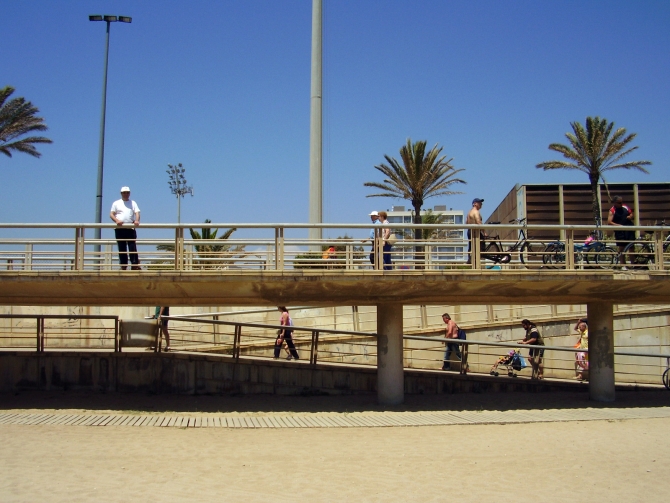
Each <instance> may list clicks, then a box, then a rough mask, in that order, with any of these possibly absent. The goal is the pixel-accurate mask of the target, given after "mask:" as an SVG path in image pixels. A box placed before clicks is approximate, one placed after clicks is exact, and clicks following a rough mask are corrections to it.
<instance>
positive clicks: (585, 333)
mask: <svg viewBox="0 0 670 503" xmlns="http://www.w3.org/2000/svg"><path fill="white" fill-rule="evenodd" d="M575 330H576V331H577V333H578V334H579V341H577V344H575V347H576V348H578V349H586V350H588V349H589V325H588V321H587V319H586V318H581V319H580V320H579V321H578V322H577V324H576V325H575ZM588 369H589V354H588V353H587V352H584V351H578V352H577V353H575V377H576V378H577V379H579V380H580V381H583V380H584V371H586V370H588Z"/></svg>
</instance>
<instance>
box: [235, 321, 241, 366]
mask: <svg viewBox="0 0 670 503" xmlns="http://www.w3.org/2000/svg"><path fill="white" fill-rule="evenodd" d="M241 339H242V325H235V335H234V336H233V358H235V360H239V359H240V342H241Z"/></svg>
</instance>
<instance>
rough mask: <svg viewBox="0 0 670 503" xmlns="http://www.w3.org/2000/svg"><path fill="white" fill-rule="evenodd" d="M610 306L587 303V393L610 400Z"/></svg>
mask: <svg viewBox="0 0 670 503" xmlns="http://www.w3.org/2000/svg"><path fill="white" fill-rule="evenodd" d="M613 307H614V305H613V304H612V303H611V302H589V303H588V304H586V314H587V317H588V319H589V394H590V396H591V400H596V401H598V402H613V401H614V309H613Z"/></svg>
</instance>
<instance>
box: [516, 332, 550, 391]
mask: <svg viewBox="0 0 670 503" xmlns="http://www.w3.org/2000/svg"><path fill="white" fill-rule="evenodd" d="M521 326H522V327H523V329H524V330H525V331H526V336H525V337H524V338H523V339H522V340H520V341H518V343H519V344H528V345H531V346H544V341H543V340H542V336H541V335H540V331H539V330H538V329H537V326H536V325H535V323H532V322H531V321H529V320H521ZM543 358H544V349H539V348H531V349H530V351H529V352H528V360H530V365H531V367H533V377H532V378H533V379H543V378H544V364H543V362H542V359H543Z"/></svg>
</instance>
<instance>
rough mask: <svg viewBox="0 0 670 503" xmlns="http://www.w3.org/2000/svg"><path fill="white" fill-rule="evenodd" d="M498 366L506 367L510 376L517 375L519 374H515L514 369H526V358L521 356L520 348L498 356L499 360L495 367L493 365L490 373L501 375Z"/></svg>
mask: <svg viewBox="0 0 670 503" xmlns="http://www.w3.org/2000/svg"><path fill="white" fill-rule="evenodd" d="M498 367H503V368H505V369H506V370H507V375H508V376H509V377H517V374H515V373H514V371H517V372H518V371H520V370H523V369H525V368H526V367H527V365H526V359H525V358H524V357H523V356H521V354H520V353H519V351H518V350H517V351H514V350H512V351H510V352H509V353H507V354H506V355H503V356H501V357H500V358H498V361H497V362H495V363H494V364H493V367H491V371H490V372H489V374H491V375H492V376H496V377H498V376H499V375H500V373H499V372H498Z"/></svg>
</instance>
